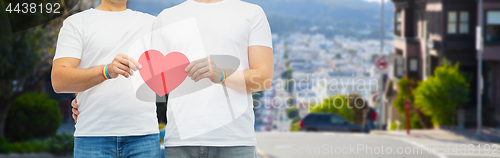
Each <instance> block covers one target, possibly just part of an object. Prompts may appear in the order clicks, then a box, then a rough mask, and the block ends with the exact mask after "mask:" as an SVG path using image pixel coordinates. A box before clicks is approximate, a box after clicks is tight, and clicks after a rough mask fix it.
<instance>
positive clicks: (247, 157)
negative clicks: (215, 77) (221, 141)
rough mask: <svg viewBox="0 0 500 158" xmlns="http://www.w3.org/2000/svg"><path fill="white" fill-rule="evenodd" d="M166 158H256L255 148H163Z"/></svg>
mask: <svg viewBox="0 0 500 158" xmlns="http://www.w3.org/2000/svg"><path fill="white" fill-rule="evenodd" d="M165 157H166V158H170V157H173V158H235V157H237V158H256V157H257V150H256V149H255V146H230V147H215V146H176V147H165Z"/></svg>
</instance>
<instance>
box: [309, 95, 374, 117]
mask: <svg viewBox="0 0 500 158" xmlns="http://www.w3.org/2000/svg"><path fill="white" fill-rule="evenodd" d="M359 97H360V95H358V94H350V95H337V96H334V97H328V98H325V99H323V102H321V103H319V104H313V105H311V106H309V107H310V111H311V113H332V114H337V115H339V116H342V117H343V118H344V119H346V120H347V121H349V122H353V123H356V124H361V123H362V121H363V118H362V112H361V110H362V109H363V108H367V105H366V103H362V102H363V101H365V100H364V99H363V98H361V99H363V100H361V99H356V98H359ZM363 104H364V105H363Z"/></svg>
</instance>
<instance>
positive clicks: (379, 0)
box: [364, 0, 390, 3]
mask: <svg viewBox="0 0 500 158" xmlns="http://www.w3.org/2000/svg"><path fill="white" fill-rule="evenodd" d="M364 1H368V2H382V0H364ZM388 1H390V0H385V2H386V3H387V2H388Z"/></svg>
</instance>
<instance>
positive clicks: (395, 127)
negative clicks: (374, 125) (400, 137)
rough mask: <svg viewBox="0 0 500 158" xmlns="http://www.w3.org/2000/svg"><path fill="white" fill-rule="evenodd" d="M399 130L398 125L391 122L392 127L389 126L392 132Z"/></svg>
mask: <svg viewBox="0 0 500 158" xmlns="http://www.w3.org/2000/svg"><path fill="white" fill-rule="evenodd" d="M397 128H398V124H397V123H396V122H395V121H392V122H391V125H390V126H389V130H390V131H395V130H396V129H397Z"/></svg>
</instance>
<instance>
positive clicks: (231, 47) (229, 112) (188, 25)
mask: <svg viewBox="0 0 500 158" xmlns="http://www.w3.org/2000/svg"><path fill="white" fill-rule="evenodd" d="M152 39H153V40H152V43H153V45H152V46H153V48H154V49H157V50H159V51H161V52H162V53H163V54H164V55H165V54H167V53H169V52H174V51H177V52H181V53H183V54H184V55H186V57H187V58H188V59H189V61H193V60H196V59H200V58H204V57H206V56H208V55H229V56H233V57H236V58H237V59H239V64H238V65H237V66H236V67H235V68H237V70H248V69H249V62H248V47H249V46H254V45H258V46H266V47H270V48H272V38H271V29H270V27H269V23H268V21H267V18H266V15H265V13H264V11H263V10H262V8H261V7H259V6H258V5H254V4H250V3H247V2H243V1H240V0H223V1H221V2H216V3H199V2H196V1H193V0H188V1H186V2H184V3H182V4H179V5H177V6H174V7H172V8H168V9H165V10H163V12H161V13H160V15H159V16H158V18H157V19H156V21H155V24H154V32H153V38H152ZM214 61H215V59H214ZM227 62H234V61H222V62H219V64H221V65H219V64H218V65H217V66H218V67H220V68H223V69H224V68H228V67H225V65H224V64H225V63H227ZM216 64H217V62H216ZM229 65H230V64H229ZM233 69H234V68H233ZM241 77H242V76H241ZM242 84H243V85H239V86H245V85H244V82H242ZM193 87H194V88H193ZM199 87H201V88H199ZM193 89H194V90H193ZM191 90H192V91H191ZM226 90H227V94H226V92H225V90H224V87H223V86H222V85H218V84H213V83H211V82H210V80H208V79H203V80H200V81H199V82H196V83H195V82H194V81H193V80H191V78H190V77H187V78H186V79H185V80H184V82H183V83H182V84H181V85H180V86H179V87H178V88H176V89H175V90H173V91H172V92H170V95H169V99H168V107H167V120H168V123H167V126H166V135H165V139H164V140H165V146H255V145H256V144H257V142H256V140H255V131H254V112H253V102H252V100H253V99H252V96H251V94H248V93H239V92H237V91H235V90H232V89H230V88H226ZM186 91H191V92H190V93H186ZM226 95H227V97H226Z"/></svg>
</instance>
